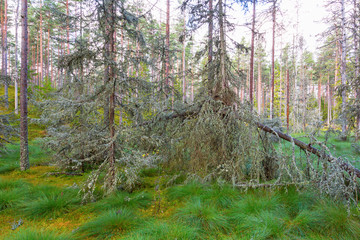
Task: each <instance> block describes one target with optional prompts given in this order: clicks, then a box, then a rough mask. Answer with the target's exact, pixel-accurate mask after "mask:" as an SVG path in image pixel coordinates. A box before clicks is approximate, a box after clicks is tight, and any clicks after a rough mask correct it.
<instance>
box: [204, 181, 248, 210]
mask: <svg viewBox="0 0 360 240" xmlns="http://www.w3.org/2000/svg"><path fill="white" fill-rule="evenodd" d="M201 197H202V198H203V199H204V200H208V201H209V202H210V203H211V204H215V205H216V206H218V207H220V208H228V207H230V206H231V205H232V203H233V202H234V201H236V200H240V198H241V193H240V191H239V190H238V189H235V188H234V187H232V186H231V185H228V184H224V185H214V186H212V187H211V188H209V189H207V191H205V192H204V193H203V194H202V195H201Z"/></svg>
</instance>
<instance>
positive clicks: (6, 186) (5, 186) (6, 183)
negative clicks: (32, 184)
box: [0, 178, 29, 190]
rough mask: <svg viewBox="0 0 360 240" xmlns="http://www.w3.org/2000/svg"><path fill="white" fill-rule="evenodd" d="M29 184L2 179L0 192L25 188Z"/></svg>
mask: <svg viewBox="0 0 360 240" xmlns="http://www.w3.org/2000/svg"><path fill="white" fill-rule="evenodd" d="M28 185H29V184H28V183H27V182H24V181H22V180H9V179H2V178H0V190H12V189H14V188H24V187H27V186H28Z"/></svg>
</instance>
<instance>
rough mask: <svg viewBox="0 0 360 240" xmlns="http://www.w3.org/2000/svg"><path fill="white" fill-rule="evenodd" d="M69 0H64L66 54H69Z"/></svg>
mask: <svg viewBox="0 0 360 240" xmlns="http://www.w3.org/2000/svg"><path fill="white" fill-rule="evenodd" d="M69 16H70V13H69V0H66V40H67V54H70V24H69Z"/></svg>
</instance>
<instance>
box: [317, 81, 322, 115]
mask: <svg viewBox="0 0 360 240" xmlns="http://www.w3.org/2000/svg"><path fill="white" fill-rule="evenodd" d="M317 100H318V111H319V119H321V74H320V78H319V79H318V94H317Z"/></svg>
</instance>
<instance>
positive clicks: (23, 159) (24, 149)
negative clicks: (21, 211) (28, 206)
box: [20, 0, 30, 171]
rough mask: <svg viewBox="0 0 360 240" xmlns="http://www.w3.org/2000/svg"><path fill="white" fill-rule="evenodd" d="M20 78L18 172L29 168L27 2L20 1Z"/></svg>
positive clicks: (24, 0)
mask: <svg viewBox="0 0 360 240" xmlns="http://www.w3.org/2000/svg"><path fill="white" fill-rule="evenodd" d="M21 25H22V37H21V38H22V39H21V78H20V84H21V85H20V170H21V171H24V170H27V169H29V168H30V163H29V147H28V124H27V113H28V110H27V79H28V77H27V73H28V62H27V60H28V49H27V47H28V46H27V42H28V24H27V0H21Z"/></svg>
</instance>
